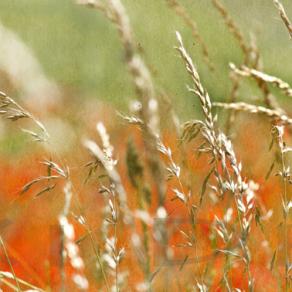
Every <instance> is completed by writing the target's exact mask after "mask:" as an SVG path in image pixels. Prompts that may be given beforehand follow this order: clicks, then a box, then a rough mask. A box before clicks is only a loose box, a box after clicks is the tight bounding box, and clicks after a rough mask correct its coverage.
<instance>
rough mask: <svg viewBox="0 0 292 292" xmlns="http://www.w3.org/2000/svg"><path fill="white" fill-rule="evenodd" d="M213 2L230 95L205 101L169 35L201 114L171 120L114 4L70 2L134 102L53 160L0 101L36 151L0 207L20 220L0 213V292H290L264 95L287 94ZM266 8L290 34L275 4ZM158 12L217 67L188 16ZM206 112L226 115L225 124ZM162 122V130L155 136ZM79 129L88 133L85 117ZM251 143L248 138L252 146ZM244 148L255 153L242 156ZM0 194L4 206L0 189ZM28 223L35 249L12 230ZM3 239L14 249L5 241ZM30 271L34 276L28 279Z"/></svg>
mask: <svg viewBox="0 0 292 292" xmlns="http://www.w3.org/2000/svg"><path fill="white" fill-rule="evenodd" d="M212 2H213V5H214V7H215V8H216V9H217V10H218V11H219V13H220V15H221V16H222V18H223V19H224V22H225V24H226V26H227V28H228V29H229V30H230V32H231V33H232V35H233V36H234V38H235V39H236V40H237V42H238V45H239V48H240V49H241V50H242V53H243V60H242V64H241V65H239V66H236V65H234V64H233V63H230V69H231V75H230V76H231V84H232V88H231V92H230V93H229V94H227V96H226V102H216V101H215V100H214V97H213V96H211V95H210V94H209V93H208V90H207V88H206V87H205V85H204V81H203V80H202V79H201V77H200V74H199V71H200V70H199V68H197V66H196V65H195V63H194V61H193V58H192V57H191V54H190V53H189V50H188V49H187V48H186V47H185V45H184V41H183V37H182V35H181V34H180V33H179V32H176V43H177V44H176V46H175V52H176V53H177V54H178V56H179V57H180V59H181V61H182V65H183V66H184V67H185V69H186V74H188V76H189V78H190V85H189V86H188V87H187V90H188V91H189V92H190V93H191V94H192V95H193V96H194V98H195V99H198V100H199V104H200V110H201V112H202V115H201V118H197V119H195V118H194V119H192V120H190V121H184V122H183V123H180V122H179V119H178V118H177V116H176V114H175V106H171V105H170V104H169V101H168V97H161V98H160V94H159V93H158V92H157V90H156V89H155V85H154V83H153V81H152V77H151V74H150V70H149V69H148V66H147V65H146V63H145V62H144V60H143V58H142V57H141V55H140V52H139V50H138V48H137V45H136V42H135V40H134V36H133V31H132V28H131V25H130V19H129V16H128V14H127V11H126V9H125V7H124V5H123V3H122V2H121V0H108V1H89V0H88V1H87V0H86V1H79V4H82V5H87V6H89V7H91V8H95V9H97V10H98V11H100V12H102V13H103V14H104V15H105V17H106V19H107V20H109V21H110V22H111V23H112V24H113V25H114V26H115V27H116V29H117V31H118V34H119V36H120V40H121V43H122V47H123V53H124V63H125V67H126V70H127V71H128V72H129V74H130V76H131V77H132V83H133V87H134V88H135V90H136V97H137V100H134V101H133V104H132V106H131V109H130V110H129V113H128V114H125V113H120V112H119V113H118V114H117V115H116V116H114V117H110V118H109V120H112V119H113V120H114V119H118V121H119V123H120V124H121V123H122V124H123V125H122V126H121V125H119V126H118V123H117V122H116V123H113V124H114V127H113V126H112V124H111V123H110V122H109V121H108V124H109V125H107V124H106V122H105V121H100V120H99V117H97V119H96V123H95V124H94V125H93V126H92V125H87V126H86V127H84V128H85V129H86V133H83V135H82V136H80V137H78V141H79V142H78V145H76V148H75V149H72V151H71V152H70V153H69V155H67V156H62V155H60V154H59V153H58V151H57V149H55V148H54V144H53V143H51V135H50V133H49V130H47V129H46V126H45V123H41V122H40V121H39V120H38V119H37V118H36V117H35V115H33V114H31V113H30V111H29V110H26V109H24V108H23V107H22V106H20V105H19V104H18V103H17V102H16V101H15V99H13V98H10V97H9V96H8V95H6V94H5V93H2V92H0V114H1V115H2V116H3V117H4V118H6V119H8V120H11V121H13V122H16V123H18V124H21V123H22V122H23V123H25V127H27V125H28V124H32V125H34V126H35V127H36V128H37V130H31V129H29V130H28V129H25V130H24V132H25V133H28V134H29V135H30V136H31V137H32V140H33V141H35V142H38V143H41V145H44V146H45V147H43V148H42V150H38V154H39V153H41V157H40V158H38V164H40V165H41V166H40V167H39V170H38V172H39V173H40V174H39V176H34V175H31V176H29V175H28V177H27V178H26V183H25V184H24V185H23V186H22V187H21V188H20V189H19V190H18V192H17V193H15V194H13V196H12V198H11V200H10V199H7V202H6V201H5V200H3V201H4V203H5V204H6V206H7V208H8V209H9V208H10V209H11V210H14V208H15V210H19V209H20V210H21V209H24V211H25V210H26V211H27V210H28V211H27V213H25V214H24V215H22V216H23V218H24V219H22V218H18V217H17V214H16V215H15V214H14V215H13V216H14V217H13V216H12V215H11V218H14V219H13V220H8V219H7V218H6V220H8V227H7V226H6V224H5V222H6V221H5V220H4V221H0V231H1V233H2V230H9V229H10V228H11V230H12V231H11V232H10V233H9V232H4V233H3V235H2V234H1V236H0V245H1V249H2V251H3V252H2V254H3V262H5V264H2V265H1V270H2V271H0V283H1V287H3V289H11V290H13V291H81V290H83V291H176V290H185V291H289V290H290V289H291V287H292V285H291V278H292V277H291V273H292V268H291V267H292V263H291V248H290V246H291V230H290V225H291V209H292V200H291V183H292V179H291V170H290V166H289V164H290V162H291V161H290V157H289V154H290V152H291V151H292V147H290V146H288V145H289V143H291V139H290V134H291V132H290V131H288V129H289V127H290V126H291V124H292V118H290V116H289V109H286V108H285V109H283V108H281V106H280V101H278V99H277V93H274V91H275V92H277V91H279V92H281V93H282V94H283V95H284V96H285V98H291V96H292V89H291V86H290V85H289V84H288V82H285V81H283V80H282V79H281V78H278V77H274V76H272V75H270V74H267V73H265V72H264V71H263V67H262V63H261V61H260V59H261V58H260V52H259V50H258V48H257V47H256V45H255V40H254V39H252V40H251V41H250V42H249V41H246V40H245V38H244V36H243V34H242V33H241V32H240V29H239V26H238V25H237V24H236V22H235V20H234V19H233V17H231V15H230V14H229V12H228V10H227V9H226V8H225V7H224V6H223V4H222V3H221V2H220V1H219V0H214V1H212ZM274 3H275V5H276V7H277V9H278V10H279V12H280V16H281V18H282V20H283V21H284V24H285V25H286V27H287V29H288V31H290V28H291V27H290V26H291V25H290V23H289V19H288V17H287V15H286V13H285V10H284V8H283V6H282V5H281V4H280V3H279V2H278V1H274ZM167 4H168V6H169V7H170V8H172V9H173V10H174V11H175V13H176V14H177V15H178V16H179V17H181V18H182V19H183V21H184V22H185V23H186V24H187V25H188V26H189V27H190V28H191V29H192V35H193V37H194V39H195V41H197V42H198V43H199V45H200V47H201V51H202V55H203V58H204V60H205V62H206V63H207V64H208V67H209V69H210V71H213V70H216V66H215V65H214V64H215V63H214V62H213V60H212V56H211V54H210V53H209V49H208V44H207V42H205V41H204V40H203V38H202V37H201V35H200V34H199V30H198V28H197V24H196V22H195V20H193V19H192V17H191V16H190V15H189V14H188V10H187V8H186V7H184V6H183V5H182V4H180V3H179V1H176V0H168V1H167ZM80 9H81V8H80ZM235 19H236V18H235ZM290 33H291V31H290ZM287 41H289V40H287ZM174 43H175V34H174ZM231 61H232V60H231ZM243 77H250V78H252V79H254V81H255V82H256V86H257V87H258V89H259V92H261V94H262V97H260V98H258V99H257V101H258V103H257V104H250V103H246V102H241V101H240V96H239V89H240V87H241V84H242V82H244V79H243ZM271 85H273V86H274V87H275V88H273V89H271V88H270V87H271ZM272 92H273V93H272ZM166 95H167V94H166ZM66 106H68V107H69V106H70V105H66ZM217 109H224V110H231V111H232V114H228V115H226V116H224V115H223V114H221V112H220V111H217ZM235 113H237V115H235ZM249 114H253V115H249ZM263 116H266V117H268V118H269V119H263V118H262V117H263ZM224 118H225V119H224ZM167 119H169V120H170V121H171V124H172V129H170V130H169V129H168V130H167V129H166V130H163V129H164V128H163V124H164V122H165V121H166V120H167ZM25 120H27V122H25ZM84 123H89V121H88V119H87V118H86V117H84ZM246 125H247V126H246ZM90 128H91V129H90ZM112 133H115V134H112ZM230 133H232V134H230ZM246 137H247V138H246ZM258 137H260V138H261V140H259V141H256V140H257V138H258ZM285 141H288V142H287V143H286V142H285ZM63 143H66V138H65V137H64V141H63ZM257 145H258V147H259V148H260V151H256V150H255V149H256V147H257ZM40 148H41V147H40ZM245 157H248V159H247V158H245ZM260 160H261V161H260ZM258 161H260V163H259V162H258ZM39 162H41V163H39ZM30 167H31V168H32V167H33V163H31V165H30ZM24 171H25V170H24ZM26 171H27V173H29V167H26ZM2 175H3V177H4V175H5V174H4V173H3V174H2ZM6 180H8V177H5V181H6ZM5 181H4V184H5ZM0 190H2V189H1V187H0ZM4 195H6V196H7V197H9V192H7V194H4ZM36 202H37V203H36ZM16 206H17V208H18V209H16ZM24 211H23V212H24ZM42 213H44V214H42ZM7 214H8V212H7ZM7 217H8V215H7ZM34 217H36V220H39V222H38V224H39V226H41V228H42V230H41V233H43V234H40V233H38V234H39V236H40V238H42V239H40V244H37V243H36V244H35V245H34V244H32V243H31V242H30V241H37V240H38V239H36V238H34V239H32V238H30V237H25V233H24V231H25V230H26V229H25V226H30V225H29V224H31V221H30V220H33V219H34ZM26 220H27V221H26ZM18 221H22V222H24V223H23V224H24V225H19V226H22V228H20V227H18V229H17V227H13V223H14V222H18ZM2 222H4V223H3V226H4V227H2ZM10 224H12V227H11V226H10ZM15 224H16V223H15ZM17 226H18V225H17ZM31 226H33V224H32V225H31ZM5 228H6V229H5ZM13 228H15V230H13ZM22 229H23V230H22ZM48 230H49V232H48ZM13 231H15V232H19V234H20V235H21V236H24V238H25V239H24V240H23V239H21V238H20V236H19V238H13ZM32 234H33V233H32ZM52 234H53V235H52ZM19 242H22V243H21V244H22V245H23V246H24V251H23V254H20V252H17V250H19V249H20V245H19V246H18V248H17V246H14V245H18V243H19ZM22 245H21V246H22ZM31 246H32V247H35V246H36V247H37V249H36V250H34V252H35V253H36V254H41V255H40V256H39V258H41V257H42V256H43V257H44V263H42V262H38V264H37V265H36V264H35V263H34V264H33V265H32V266H31V264H30V259H26V258H27V255H25V252H27V251H31V248H30V247H31ZM48 250H49V251H48ZM20 251H21V249H20ZM42 253H43V254H42ZM30 257H31V258H33V257H34V255H33V254H29V258H30ZM34 265H36V266H34ZM38 269H39V274H38V273H35V272H34V270H35V271H36V270H38ZM35 274H36V275H35ZM27 289H31V290H27ZM3 291H6V290H3ZM7 291H8V290H7Z"/></svg>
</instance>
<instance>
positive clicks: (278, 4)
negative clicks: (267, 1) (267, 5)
mask: <svg viewBox="0 0 292 292" xmlns="http://www.w3.org/2000/svg"><path fill="white" fill-rule="evenodd" d="M273 2H274V5H275V6H276V8H277V9H278V12H279V14H280V17H281V19H282V21H283V23H284V25H285V26H286V28H287V30H288V33H289V35H290V39H292V24H291V21H290V19H289V18H288V15H287V13H286V11H285V9H284V6H283V4H282V3H281V2H280V1H279V0H273Z"/></svg>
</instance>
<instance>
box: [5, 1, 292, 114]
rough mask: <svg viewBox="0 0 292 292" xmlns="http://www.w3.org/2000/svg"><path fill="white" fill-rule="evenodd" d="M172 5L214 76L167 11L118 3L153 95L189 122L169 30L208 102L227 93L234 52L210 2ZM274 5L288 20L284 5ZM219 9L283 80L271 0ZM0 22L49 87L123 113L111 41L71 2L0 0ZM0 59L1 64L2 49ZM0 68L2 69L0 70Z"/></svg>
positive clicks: (283, 59)
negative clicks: (187, 20)
mask: <svg viewBox="0 0 292 292" xmlns="http://www.w3.org/2000/svg"><path fill="white" fill-rule="evenodd" d="M179 2H180V3H181V4H182V5H184V6H185V7H186V8H187V10H188V13H189V14H190V15H191V16H192V18H193V19H194V20H195V21H196V22H197V25H198V31H199V33H200V34H201V36H202V38H203V39H204V41H205V43H206V45H207V46H208V49H209V53H210V59H211V61H212V62H213V63H214V65H215V71H214V72H210V70H209V69H208V67H207V66H206V64H205V63H203V62H202V54H201V50H200V48H199V46H198V44H196V43H195V42H194V40H193V38H192V34H191V31H190V29H189V28H188V27H187V26H186V25H185V24H184V23H183V21H182V20H181V19H180V18H179V17H178V16H177V15H176V14H175V12H174V11H173V9H170V8H168V7H167V6H168V5H167V3H166V1H165V0H139V1H137V0H125V1H124V4H125V6H126V8H127V10H128V13H129V15H130V18H131V23H132V27H133V30H134V33H135V38H136V41H137V44H138V46H139V48H140V49H141V52H142V54H143V55H144V58H145V60H146V62H147V63H148V65H149V67H150V68H151V71H152V74H153V78H154V79H155V84H156V87H157V89H158V90H161V91H165V92H166V93H167V94H168V95H169V96H170V97H171V99H172V100H173V101H175V105H176V110H177V111H178V112H179V114H180V115H181V116H185V117H186V118H189V117H190V116H191V115H192V113H193V112H194V111H196V105H197V103H196V102H195V101H194V98H193V97H192V96H190V94H189V93H188V92H187V91H186V89H185V86H186V84H187V83H188V82H189V81H188V77H187V75H186V73H185V70H184V67H183V65H182V63H181V61H180V59H179V58H178V55H177V52H176V51H175V50H174V49H173V48H174V46H175V45H176V39H175V31H176V30H178V31H180V32H181V33H182V35H183V37H184V39H185V43H186V46H187V48H188V49H189V51H190V52H191V54H192V56H193V58H194V60H195V63H196V64H197V65H198V68H199V72H200V74H201V76H202V79H203V82H204V84H205V85H206V87H207V88H208V90H209V92H210V94H211V95H212V96H213V99H215V100H221V99H224V98H225V97H226V95H227V93H228V92H229V91H230V82H229V79H228V75H229V68H228V63H229V62H234V63H235V64H238V65H239V64H241V63H242V54H241V51H240V49H239V47H238V45H237V43H236V41H235V40H234V39H233V37H232V36H231V35H230V33H229V32H228V30H227V28H226V26H225V24H224V22H223V20H222V18H221V16H220V15H219V13H218V11H216V10H215V9H214V7H213V5H212V3H211V0H181V1H179ZM282 2H283V4H284V5H285V8H286V10H287V13H288V14H290V15H291V14H292V2H291V1H289V0H283V1H282ZM222 3H223V4H224V5H225V6H226V7H227V8H228V11H229V12H230V14H231V16H232V17H233V18H234V19H235V20H236V22H237V24H238V26H239V28H240V30H241V31H242V32H243V34H244V37H245V38H246V39H247V40H248V41H249V39H250V38H251V37H255V39H256V42H257V44H258V47H259V50H260V52H261V55H262V61H263V63H264V68H265V71H266V72H267V73H270V74H272V75H273V74H274V75H277V76H279V77H281V78H282V79H284V80H286V81H287V82H289V81H290V82H291V81H292V80H291V74H290V72H291V67H292V62H291V55H290V54H288V53H287V52H289V51H290V50H291V48H292V43H291V42H289V40H288V37H287V32H286V31H285V27H284V26H283V24H282V22H281V20H280V17H279V15H278V12H277V10H276V9H275V7H274V5H273V3H272V1H267V0H245V1H234V0H224V1H222ZM0 21H1V23H2V25H3V27H4V28H5V29H8V30H10V31H13V32H14V33H15V34H16V35H17V37H19V39H20V40H21V42H23V43H24V44H25V45H26V46H27V47H28V48H29V49H30V50H31V54H33V56H34V57H35V58H36V60H37V62H39V64H40V66H41V68H42V70H43V72H44V74H45V76H46V77H47V78H48V79H50V80H52V81H54V82H55V83H56V84H57V85H58V87H59V89H60V90H61V92H62V93H63V94H65V95H70V96H72V98H73V97H74V98H77V99H78V100H79V101H80V102H81V101H82V100H84V99H88V98H93V99H98V100H102V101H106V102H109V103H112V104H114V105H115V106H117V107H125V106H126V105H127V103H128V101H129V100H130V99H132V98H134V92H133V90H132V85H131V82H130V78H129V76H128V74H126V72H125V71H126V69H125V66H124V64H123V52H122V50H121V45H120V42H119V39H118V35H117V33H116V31H115V28H114V27H113V25H112V24H111V23H109V22H108V21H106V20H105V18H104V16H103V15H102V14H101V13H100V12H98V11H95V10H92V9H89V8H86V7H80V6H78V5H76V4H75V3H74V1H72V0H62V1H59V0H42V1H39V0H2V1H0ZM251 34H253V36H252V35H251ZM2 35H3V34H2ZM1 46H3V39H2V40H1V45H0V47H1ZM0 58H1V59H5V58H7V56H5V54H3V49H2V54H1V56H0ZM11 61H13V62H16V63H19V64H18V66H21V62H23V61H24V60H23V59H21V57H19V56H18V55H17V54H14V56H13V58H12V59H11ZM1 62H3V61H1ZM4 69H5V68H4ZM0 70H1V71H3V68H1V66H0ZM4 73H5V72H4ZM22 73H23V74H26V73H25V72H22ZM8 81H9V80H7V79H6V78H1V79H0V87H1V89H2V90H3V91H5V89H6V88H8V85H7V82H8ZM10 81H11V80H10ZM244 92H245V93H244V94H243V95H242V98H243V99H248V98H250V96H248V93H249V91H246V89H245V91H244ZM12 93H13V94H14V92H10V94H12ZM17 94H19V95H21V94H23V93H21V92H17ZM39 98H41V97H39Z"/></svg>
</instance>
